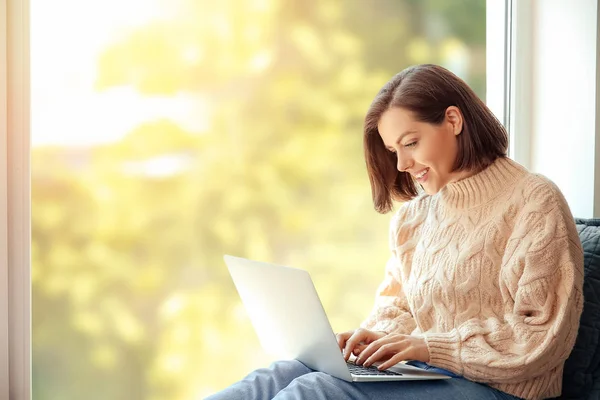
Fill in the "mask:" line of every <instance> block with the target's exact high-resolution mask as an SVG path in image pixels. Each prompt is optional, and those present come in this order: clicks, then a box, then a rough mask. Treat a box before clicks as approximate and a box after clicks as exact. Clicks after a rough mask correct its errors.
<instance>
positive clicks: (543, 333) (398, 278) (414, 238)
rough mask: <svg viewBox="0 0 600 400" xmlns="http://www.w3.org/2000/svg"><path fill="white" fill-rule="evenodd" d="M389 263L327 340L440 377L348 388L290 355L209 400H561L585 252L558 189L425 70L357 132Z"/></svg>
mask: <svg viewBox="0 0 600 400" xmlns="http://www.w3.org/2000/svg"><path fill="white" fill-rule="evenodd" d="M364 147H365V158H366V163H367V169H368V173H369V178H370V181H371V188H372V195H373V202H374V206H375V209H376V210H377V211H378V212H381V213H386V212H389V211H390V210H391V209H392V206H393V203H394V201H399V202H403V204H402V205H401V206H400V208H399V209H398V211H397V212H396V213H395V214H394V216H393V217H392V220H391V224H390V250H391V257H390V259H389V261H388V263H387V265H386V272H385V278H384V280H383V282H382V283H381V285H380V287H379V289H378V291H377V297H376V302H375V306H374V308H373V311H372V313H371V315H370V316H369V317H368V318H367V319H366V320H365V321H364V322H363V324H362V325H361V327H360V328H359V329H357V330H354V331H349V332H344V333H340V334H338V335H337V338H338V342H339V345H340V348H341V350H342V352H343V354H344V356H345V357H346V358H349V357H350V355H351V354H354V355H355V356H356V357H357V359H356V362H357V363H358V364H362V365H365V366H370V365H372V364H373V363H374V362H376V361H379V362H382V364H380V365H379V366H378V368H380V369H385V368H388V367H390V366H391V365H394V364H396V363H398V362H400V361H407V360H410V361H409V364H411V365H413V366H417V367H419V368H425V369H429V370H434V371H437V372H440V373H444V374H447V375H450V376H451V377H452V379H448V380H442V381H402V382H386V383H381V382H380V383H349V382H346V381H342V380H340V379H337V378H334V377H331V376H329V375H327V374H324V373H321V372H315V371H313V370H311V369H309V368H308V367H306V366H304V365H303V364H302V363H300V362H299V361H280V362H276V363H274V364H273V365H272V366H271V367H270V368H268V369H261V370H257V371H255V372H253V373H252V374H250V375H249V376H248V377H247V378H245V379H244V380H242V381H240V382H238V383H236V384H234V385H232V386H231V387H229V388H227V389H225V390H224V391H222V392H220V393H218V394H216V395H215V396H214V397H212V398H211V399H214V400H217V399H238V398H239V399H271V398H275V399H325V398H327V399H380V400H387V399H422V398H425V397H429V398H434V399H515V398H524V399H542V398H548V397H555V396H558V395H560V393H561V383H562V371H563V366H564V362H565V360H566V358H567V357H568V355H569V354H570V352H571V349H572V347H573V344H574V342H575V338H576V334H577V328H578V325H579V316H580V314H581V309H582V282H583V253H582V249H581V243H580V242H579V237H578V235H577V232H576V229H575V224H574V221H573V217H572V215H571V212H570V210H569V207H568V205H567V203H566V201H565V199H564V197H563V195H562V194H561V192H560V190H559V189H558V188H557V187H556V186H555V185H554V184H553V183H552V182H551V181H550V180H548V179H547V178H545V177H543V176H541V175H538V174H533V173H531V172H529V171H527V170H526V169H525V168H524V167H523V166H521V165H519V164H518V163H516V162H514V161H512V160H510V159H509V158H507V156H506V151H507V147H508V139H507V134H506V131H505V129H504V128H503V127H502V125H501V124H500V123H499V122H498V120H497V119H496V118H495V117H494V115H493V114H492V113H491V112H490V110H489V109H488V108H487V107H486V106H485V104H484V103H483V102H482V101H481V100H480V99H479V98H477V96H476V95H475V94H474V92H473V91H472V90H471V89H470V88H469V87H468V86H467V85H466V84H465V83H464V82H463V81H462V80H461V79H459V78H458V77H456V76H455V75H454V74H452V73H451V72H449V71H447V70H446V69H444V68H442V67H439V66H435V65H419V66H415V67H411V68H408V69H406V70H404V71H402V72H400V73H399V74H397V75H396V76H394V77H393V78H392V79H391V80H390V81H389V82H388V83H387V84H386V85H385V86H384V87H383V88H382V89H381V90H380V92H379V93H378V94H377V96H376V97H375V100H374V101H373V103H372V105H371V107H370V109H369V110H368V112H367V116H366V118H365V125H364Z"/></svg>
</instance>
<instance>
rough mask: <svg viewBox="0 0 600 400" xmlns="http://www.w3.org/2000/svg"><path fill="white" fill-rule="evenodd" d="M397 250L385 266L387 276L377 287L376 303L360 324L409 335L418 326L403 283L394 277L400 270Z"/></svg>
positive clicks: (381, 330)
mask: <svg viewBox="0 0 600 400" xmlns="http://www.w3.org/2000/svg"><path fill="white" fill-rule="evenodd" d="M397 262H399V261H398V259H397V258H396V255H395V252H393V253H392V256H391V257H390V259H389V260H388V262H387V264H386V267H385V278H384V280H383V282H381V284H380V285H379V288H378V289H377V295H376V297H375V305H374V306H373V310H372V311H371V314H370V315H369V317H368V318H367V319H366V320H365V321H364V322H363V323H362V324H361V325H360V326H361V327H362V328H365V329H368V330H371V331H380V332H386V333H400V334H405V335H409V334H410V333H411V332H412V331H413V330H414V329H415V327H416V323H415V320H414V318H413V316H412V313H411V311H410V307H409V306H408V301H407V299H406V296H405V294H404V291H403V290H402V284H401V283H400V282H399V281H398V280H397V279H396V278H395V277H394V275H395V274H394V271H397V270H398V266H397V264H396V263H397Z"/></svg>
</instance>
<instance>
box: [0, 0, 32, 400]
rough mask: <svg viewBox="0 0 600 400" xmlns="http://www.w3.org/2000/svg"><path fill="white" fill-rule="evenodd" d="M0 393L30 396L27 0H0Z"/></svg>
mask: <svg viewBox="0 0 600 400" xmlns="http://www.w3.org/2000/svg"><path fill="white" fill-rule="evenodd" d="M0 29H1V30H2V32H5V35H3V37H2V39H1V40H0V63H1V64H2V71H3V73H2V75H1V77H0V103H1V106H0V121H3V122H2V123H1V124H0V152H2V154H3V157H2V162H1V163H0V193H1V194H0V254H2V256H0V399H10V400H25V399H30V398H31V272H30V271H31V268H30V265H31V253H30V251H31V250H30V248H31V189H30V186H31V185H30V181H31V180H30V163H29V160H30V73H29V66H30V55H29V54H30V53H29V32H30V29H29V0H1V1H0Z"/></svg>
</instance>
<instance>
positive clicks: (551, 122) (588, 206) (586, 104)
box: [512, 0, 600, 218]
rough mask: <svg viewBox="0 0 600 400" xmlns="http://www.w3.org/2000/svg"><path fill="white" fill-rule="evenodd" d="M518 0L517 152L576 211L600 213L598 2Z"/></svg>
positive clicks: (576, 213)
mask: <svg viewBox="0 0 600 400" xmlns="http://www.w3.org/2000/svg"><path fill="white" fill-rule="evenodd" d="M519 2H520V4H519V7H525V10H524V11H523V10H521V11H522V12H521V15H520V16H521V17H523V14H526V15H527V18H520V19H519V18H516V19H515V20H516V22H517V23H518V24H520V26H521V28H522V29H520V30H518V31H517V32H516V36H515V37H514V38H513V40H514V41H515V42H514V44H516V46H517V50H516V52H515V53H514V54H515V62H516V64H517V65H519V66H520V67H521V69H520V70H519V68H517V70H516V71H517V72H518V75H517V79H516V81H517V84H518V87H517V88H516V89H517V90H515V92H516V93H517V97H516V99H515V102H514V103H513V106H515V107H516V109H515V113H514V115H513V116H514V118H515V120H516V121H514V123H513V124H512V126H513V127H514V130H513V132H512V136H513V137H514V144H516V145H517V146H518V149H517V151H515V152H514V153H513V154H512V155H513V157H514V158H515V159H516V160H517V161H519V162H521V163H522V164H524V165H526V166H527V167H529V168H530V169H531V170H532V171H534V172H539V173H542V174H544V175H546V176H547V177H549V178H550V179H552V180H553V181H554V182H555V183H556V184H557V185H558V186H559V187H560V189H561V190H562V191H563V193H564V194H565V197H566V198H567V201H568V202H569V205H570V207H571V210H572V212H573V215H574V216H576V217H585V218H590V217H592V216H596V217H600V207H599V205H600V184H599V183H600V178H599V177H598V172H597V171H598V170H600V151H598V150H599V149H600V145H599V143H598V141H599V139H597V138H600V136H598V133H597V132H598V122H597V119H598V121H600V118H598V117H597V109H598V92H599V90H598V88H599V87H600V86H599V85H598V83H599V80H598V79H597V76H598V71H599V68H598V67H599V65H598V62H597V58H598V57H597V47H598V46H597V44H598V1H597V0H575V1H565V0H525V1H523V0H519ZM518 11H519V10H517V12H518ZM528 23H529V24H530V29H526V28H527V24H528ZM520 43H522V44H524V46H525V49H526V50H527V47H530V49H528V50H529V51H523V48H521V49H520V50H519V44H520ZM519 101H520V102H521V104H519ZM527 147H529V151H526V152H523V151H522V150H524V149H527ZM518 150H521V152H520V151H518Z"/></svg>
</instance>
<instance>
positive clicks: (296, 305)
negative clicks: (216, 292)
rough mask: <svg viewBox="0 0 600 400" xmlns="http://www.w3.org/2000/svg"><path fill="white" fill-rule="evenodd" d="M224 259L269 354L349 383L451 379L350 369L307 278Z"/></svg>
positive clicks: (401, 367)
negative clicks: (293, 360) (295, 361)
mask: <svg viewBox="0 0 600 400" xmlns="http://www.w3.org/2000/svg"><path fill="white" fill-rule="evenodd" d="M224 259H225V263H226V264H227V267H228V268H229V272H230V274H231V277H232V278H233V282H234V284H235V286H236V288H237V291H238V293H239V294H240V297H241V299H242V302H243V303H244V306H245V308H246V311H247V312H248V316H249V317H250V321H251V322H252V325H253V326H254V329H255V330H256V333H257V335H258V338H259V340H260V342H261V345H262V346H263V348H264V349H265V351H267V352H268V353H271V354H273V355H275V356H277V357H281V358H283V359H297V360H299V361H301V362H302V363H303V364H305V365H306V366H308V367H309V368H311V369H314V370H316V371H320V372H325V373H327V374H329V375H332V376H335V377H336V378H339V379H343V380H345V381H349V382H352V381H354V382H365V381H369V382H373V381H390V380H392V381H397V380H426V379H427V380H428V379H448V378H449V377H448V376H446V375H441V374H436V373H433V372H429V371H425V370H423V369H420V368H416V367H412V366H410V365H406V364H404V363H399V364H396V365H395V366H393V367H391V368H389V369H387V370H386V371H378V370H377V369H376V368H374V367H370V368H363V367H360V366H356V365H353V364H351V363H350V364H349V363H347V362H346V361H345V360H344V357H343V356H342V352H341V350H340V348H339V346H338V343H337V340H336V337H335V334H334V333H333V330H332V328H331V325H330V323H329V320H328V319H327V315H326V314H325V310H324V309H323V305H322V304H321V301H320V300H319V296H318V295H317V291H316V290H315V287H314V285H313V282H312V280H311V278H310V275H309V274H308V272H306V271H304V270H300V269H295V268H289V267H283V266H279V265H274V264H269V263H265V262H259V261H252V260H248V259H245V258H239V257H233V256H229V255H226V256H224ZM375 365H377V364H375ZM351 370H352V371H351Z"/></svg>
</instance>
